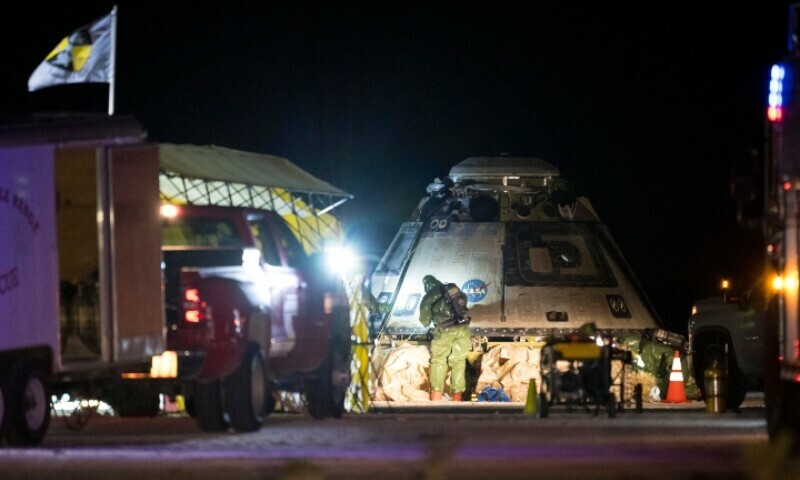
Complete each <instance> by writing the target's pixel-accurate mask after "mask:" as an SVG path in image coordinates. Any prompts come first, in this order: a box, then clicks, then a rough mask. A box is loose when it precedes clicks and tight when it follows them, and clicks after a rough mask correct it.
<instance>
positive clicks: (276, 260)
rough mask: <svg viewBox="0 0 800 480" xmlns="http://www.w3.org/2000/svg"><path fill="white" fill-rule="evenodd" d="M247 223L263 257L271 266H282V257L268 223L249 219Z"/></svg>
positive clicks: (257, 219) (258, 219) (262, 220)
mask: <svg viewBox="0 0 800 480" xmlns="http://www.w3.org/2000/svg"><path fill="white" fill-rule="evenodd" d="M247 221H248V224H249V225H250V230H251V231H252V232H253V237H255V239H256V245H257V246H258V249H259V250H260V251H261V257H262V258H263V259H264V261H265V262H267V263H268V264H270V265H275V266H278V265H280V264H281V257H280V255H279V254H278V246H277V245H275V237H273V235H272V232H271V231H270V228H269V225H267V222H265V221H264V219H263V218H248V220H247Z"/></svg>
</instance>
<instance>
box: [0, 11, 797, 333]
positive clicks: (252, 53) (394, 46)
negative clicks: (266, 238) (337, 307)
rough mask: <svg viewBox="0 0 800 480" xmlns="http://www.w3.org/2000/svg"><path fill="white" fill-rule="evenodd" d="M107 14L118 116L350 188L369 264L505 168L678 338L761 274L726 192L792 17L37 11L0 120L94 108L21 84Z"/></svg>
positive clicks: (77, 88) (157, 134)
mask: <svg viewBox="0 0 800 480" xmlns="http://www.w3.org/2000/svg"><path fill="white" fill-rule="evenodd" d="M115 3H116V4H117V5H118V6H119V20H118V21H119V26H118V46H117V84H116V89H117V94H116V112H117V113H118V114H124V115H132V116H134V117H135V118H137V119H138V120H139V121H140V122H141V123H142V124H143V125H144V126H145V128H146V129H147V130H148V132H149V138H150V140H152V141H161V142H170V143H190V144H198V145H204V144H215V145H220V146H224V147H228V148H234V149H240V150H246V151H252V152H259V153H265V154H271V155H278V156H283V157H286V158H289V159H290V160H291V161H293V162H294V163H296V164H297V165H299V166H300V167H302V168H304V169H305V170H307V171H309V172H310V173H312V174H314V175H316V176H318V177H320V178H322V179H324V180H326V181H328V182H330V183H332V184H333V185H335V186H337V187H339V188H341V189H344V190H346V191H348V192H350V193H352V194H353V195H355V198H354V199H353V200H352V201H350V202H348V204H346V205H345V206H343V207H340V209H338V210H335V211H334V213H338V215H339V216H340V217H341V218H342V220H343V222H344V224H345V227H346V229H347V231H348V235H349V237H350V238H351V240H353V241H354V242H356V243H358V244H359V245H360V248H362V250H364V251H366V252H368V253H370V254H371V255H373V258H374V256H379V255H380V254H381V253H382V252H383V250H385V248H386V247H387V246H388V243H389V241H390V240H391V238H392V236H393V235H394V233H395V231H396V230H397V228H398V227H399V225H400V223H401V222H402V221H404V220H406V219H407V217H408V216H409V214H410V213H411V211H412V210H413V208H414V206H415V205H416V203H417V201H418V200H419V198H420V196H421V195H422V194H424V191H425V186H426V185H427V184H428V183H429V182H431V181H432V180H433V179H434V178H435V177H443V176H445V175H447V173H448V171H449V168H450V167H451V166H452V165H454V164H456V163H458V162H460V161H461V160H463V159H464V158H466V157H469V156H495V155H498V154H500V153H508V154H510V155H513V156H535V157H539V158H542V159H545V160H547V161H549V162H550V163H552V164H554V165H556V166H558V167H559V168H560V170H561V173H562V175H563V176H564V177H565V178H567V179H568V180H570V181H571V182H572V184H573V186H574V188H575V190H576V192H577V193H579V194H581V195H585V196H586V197H588V198H589V199H590V200H591V202H592V203H593V205H594V207H595V209H596V210H597V212H598V213H599V215H600V216H601V218H602V219H603V220H604V222H605V223H606V224H607V225H608V227H609V229H610V231H611V233H612V234H613V236H614V237H615V239H616V240H617V242H618V244H619V246H620V248H621V250H622V252H623V253H624V254H625V256H626V257H627V259H628V262H629V263H630V265H631V267H632V268H633V270H634V272H635V273H636V274H637V276H638V278H639V280H640V281H641V283H642V285H643V286H644V289H645V291H646V292H647V294H648V296H649V297H650V300H651V302H652V303H653V305H654V306H655V308H656V310H657V312H658V313H659V315H660V316H661V319H662V321H663V322H664V324H665V326H667V327H668V328H670V329H671V330H673V331H677V332H680V333H684V332H685V328H686V326H685V324H686V319H687V318H688V316H689V309H690V307H691V303H692V301H693V300H695V299H697V298H701V297H705V296H709V295H713V294H716V293H718V292H719V280H720V279H721V278H722V277H723V276H729V277H730V278H732V279H733V281H734V285H737V284H738V285H746V284H748V283H750V282H752V281H754V280H755V278H756V276H757V274H758V273H759V272H758V268H759V266H760V264H761V259H762V246H761V241H760V233H759V231H758V230H750V231H748V230H745V229H742V228H740V227H739V226H738V224H737V222H736V212H737V209H736V204H735V202H733V200H732V197H731V195H730V190H731V189H730V186H731V178H732V175H734V174H737V175H738V174H740V173H742V172H747V171H748V170H750V169H752V168H753V167H757V166H758V165H759V161H760V160H759V159H760V157H759V155H760V152H761V151H762V150H763V144H764V138H763V137H764V120H763V118H764V104H765V100H766V91H767V80H768V72H769V66H770V65H771V64H772V63H774V62H775V61H778V60H779V59H780V58H781V56H782V55H784V54H785V52H786V44H787V41H786V37H787V34H786V30H787V29H786V25H787V19H786V17H787V10H788V7H787V5H788V3H787V2H778V1H772V2H763V1H748V2H745V5H739V4H737V3H738V2H705V1H700V2H678V3H677V4H676V3H674V2H591V3H589V2H552V1H548V2H544V1H538V0H537V1H528V2H498V1H487V2H459V3H456V2H452V3H451V2H405V3H394V2H357V1H322V0H320V1H318V2H303V1H294V0H292V1H280V2H278V1H261V2H241V1H228V2H221V1H218V2H210V1H192V2H186V1H164V2H152V1H141V0H138V1H118V2H104V1H85V2H78V3H75V4H73V5H72V6H71V7H70V8H65V7H61V8H58V9H55V8H50V7H48V8H44V7H41V6H37V5H34V2H29V3H28V4H26V5H15V10H21V11H18V12H16V13H13V14H12V13H11V12H10V11H9V10H8V9H7V11H6V12H5V13H4V14H3V15H2V17H0V24H1V25H2V26H0V37H2V42H1V43H0V44H2V45H3V69H2V75H0V114H16V113H23V112H46V111H90V112H98V113H103V112H105V111H106V109H107V92H108V89H107V85H103V84H89V85H69V86H61V87H53V88H49V89H45V90H41V91H38V92H34V93H28V92H27V80H28V77H29V75H30V74H31V73H32V72H33V70H34V69H35V68H36V66H37V65H38V64H39V63H40V62H41V61H42V60H43V59H44V57H45V56H46V55H47V54H48V53H49V52H50V51H51V50H52V49H53V47H55V45H56V44H57V43H58V42H59V41H60V40H61V38H63V37H64V36H66V35H67V34H69V33H71V32H72V31H73V30H75V29H76V28H78V27H80V26H83V25H85V24H87V23H90V22H92V21H94V20H96V19H97V18H99V17H101V16H103V15H105V14H106V13H108V12H110V11H111V7H112V6H113V5H114V4H115ZM584 3H585V4H584ZM759 188H760V186H759V184H758V183H756V190H758V189H759Z"/></svg>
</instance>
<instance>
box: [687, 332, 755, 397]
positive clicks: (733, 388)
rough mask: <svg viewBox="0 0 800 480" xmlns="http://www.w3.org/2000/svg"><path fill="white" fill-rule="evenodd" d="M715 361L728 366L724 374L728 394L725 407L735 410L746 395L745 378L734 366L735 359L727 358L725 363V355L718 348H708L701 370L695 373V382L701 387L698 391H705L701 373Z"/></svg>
mask: <svg viewBox="0 0 800 480" xmlns="http://www.w3.org/2000/svg"><path fill="white" fill-rule="evenodd" d="M715 359H716V360H717V361H718V362H719V364H720V365H727V366H728V367H727V371H726V372H725V374H726V378H727V383H728V384H727V387H728V394H727V396H726V397H725V406H726V407H727V408H729V409H731V410H736V409H738V408H739V407H740V406H741V405H742V402H744V397H745V395H747V377H746V376H745V375H744V374H743V373H742V371H741V370H739V367H738V366H737V365H736V360H735V357H734V358H732V356H729V357H728V359H727V361H725V354H724V353H723V352H722V351H721V350H720V349H719V348H717V347H710V348H709V349H708V350H707V351H706V354H705V355H704V357H703V361H702V363H701V364H700V365H701V368H700V369H697V370H696V371H695V380H696V381H697V382H698V383H699V384H700V385H701V388H700V391H701V392H702V391H703V389H705V379H704V378H703V372H705V371H706V370H707V369H708V368H709V367H710V366H711V363H712V362H713V361H714V360H715Z"/></svg>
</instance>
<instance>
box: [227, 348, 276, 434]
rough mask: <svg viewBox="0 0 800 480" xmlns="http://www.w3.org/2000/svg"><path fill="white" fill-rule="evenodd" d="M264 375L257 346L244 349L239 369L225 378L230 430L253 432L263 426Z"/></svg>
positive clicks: (267, 396)
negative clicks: (231, 428)
mask: <svg viewBox="0 0 800 480" xmlns="http://www.w3.org/2000/svg"><path fill="white" fill-rule="evenodd" d="M266 372H267V369H266V366H265V362H264V358H263V357H262V355H261V351H260V350H259V348H258V345H256V344H254V343H251V344H249V345H248V346H247V349H246V350H245V354H244V358H242V363H241V364H240V365H239V368H237V369H236V371H235V372H233V373H232V374H231V375H229V376H228V377H226V378H225V381H224V383H223V388H224V390H225V400H226V409H227V412H228V419H229V420H230V424H231V426H232V427H233V429H234V430H236V431H239V432H255V431H257V430H258V429H260V428H261V425H262V424H263V423H264V417H265V412H266V410H267V405H268V403H269V388H268V384H267V373H266Z"/></svg>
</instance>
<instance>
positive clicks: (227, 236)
mask: <svg viewBox="0 0 800 480" xmlns="http://www.w3.org/2000/svg"><path fill="white" fill-rule="evenodd" d="M161 241H162V244H163V245H165V246H188V247H234V248H236V247H244V242H243V241H242V238H241V237H240V236H239V235H237V234H236V227H235V225H234V224H233V223H232V222H231V221H230V220H228V219H222V218H204V217H197V218H191V217H177V218H174V219H170V220H169V221H167V222H166V223H165V224H164V226H163V228H162V231H161Z"/></svg>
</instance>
